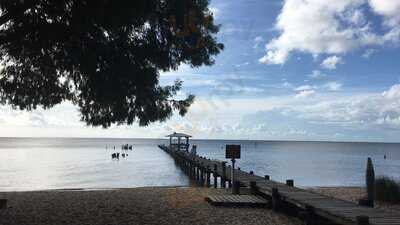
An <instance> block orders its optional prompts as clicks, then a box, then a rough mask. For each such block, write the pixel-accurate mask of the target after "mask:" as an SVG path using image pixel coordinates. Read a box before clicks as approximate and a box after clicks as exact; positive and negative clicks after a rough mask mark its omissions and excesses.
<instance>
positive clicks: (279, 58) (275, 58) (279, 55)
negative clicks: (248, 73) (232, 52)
mask: <svg viewBox="0 0 400 225" xmlns="http://www.w3.org/2000/svg"><path fill="white" fill-rule="evenodd" d="M288 57H289V51H288V50H282V49H276V50H274V51H268V52H267V54H266V55H264V56H263V57H262V58H260V59H259V60H258V61H259V62H260V63H263V64H283V63H285V62H286V60H287V59H288Z"/></svg>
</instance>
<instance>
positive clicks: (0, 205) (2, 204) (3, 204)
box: [0, 199, 7, 209]
mask: <svg viewBox="0 0 400 225" xmlns="http://www.w3.org/2000/svg"><path fill="white" fill-rule="evenodd" d="M5 208H7V199H0V209H5Z"/></svg>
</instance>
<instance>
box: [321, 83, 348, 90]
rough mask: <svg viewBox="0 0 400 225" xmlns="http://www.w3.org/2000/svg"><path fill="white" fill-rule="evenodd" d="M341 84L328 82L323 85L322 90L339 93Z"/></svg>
mask: <svg viewBox="0 0 400 225" xmlns="http://www.w3.org/2000/svg"><path fill="white" fill-rule="evenodd" d="M342 86H343V84H342V83H339V82H335V81H333V82H328V83H326V84H324V85H323V87H324V88H326V89H328V90H330V91H340V90H341V89H342Z"/></svg>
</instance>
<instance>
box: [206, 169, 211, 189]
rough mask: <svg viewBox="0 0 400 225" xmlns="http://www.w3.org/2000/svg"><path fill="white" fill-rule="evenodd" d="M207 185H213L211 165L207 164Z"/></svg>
mask: <svg viewBox="0 0 400 225" xmlns="http://www.w3.org/2000/svg"><path fill="white" fill-rule="evenodd" d="M206 185H207V187H210V186H211V170H210V166H207V168H206Z"/></svg>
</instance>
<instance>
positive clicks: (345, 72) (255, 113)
mask: <svg viewBox="0 0 400 225" xmlns="http://www.w3.org/2000/svg"><path fill="white" fill-rule="evenodd" d="M211 9H212V11H213V12H214V15H215V18H216V21H217V23H219V24H221V25H222V27H221V31H220V33H219V34H218V39H219V41H221V42H223V43H224V44H225V50H224V51H223V52H222V53H221V54H220V55H219V56H217V57H216V59H215V61H216V63H215V65H214V66H212V67H202V68H190V67H189V66H187V65H181V66H180V68H179V70H177V71H170V72H167V73H161V75H160V80H161V83H162V84H170V83H172V82H173V81H174V80H175V79H182V80H183V81H184V88H183V90H182V91H181V92H180V93H179V95H180V96H182V97H183V96H185V95H187V94H188V93H192V94H195V95H196V96H197V98H196V102H195V103H194V105H193V106H192V107H191V109H190V111H189V113H188V114H187V116H186V117H184V118H182V117H179V116H174V117H173V118H171V119H170V120H169V121H167V122H165V123H162V124H160V123H157V124H153V125H151V126H149V127H146V128H139V127H138V126H136V125H134V126H129V127H127V126H122V127H112V128H111V129H108V130H104V129H101V128H91V127H85V125H84V124H82V123H81V122H79V115H78V112H77V109H76V108H74V107H73V106H71V105H70V104H68V103H64V104H62V105H60V106H57V107H56V108H54V109H52V110H50V111H43V110H38V111H34V112H21V111H15V110H11V109H10V108H9V107H7V106H4V107H2V111H1V112H0V122H1V123H2V124H3V125H2V126H1V128H0V135H1V136H75V137H76V136H83V137H162V136H164V135H165V134H167V133H169V132H172V131H174V130H176V131H183V132H188V133H191V134H193V135H194V136H195V137H196V138H227V139H266V140H271V139H272V140H277V139H278V140H330V141H388V142H398V141H399V139H398V137H400V64H399V58H400V51H399V44H400V0H336V1H326V0H285V1H278V0H235V1H227V0H211Z"/></svg>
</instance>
